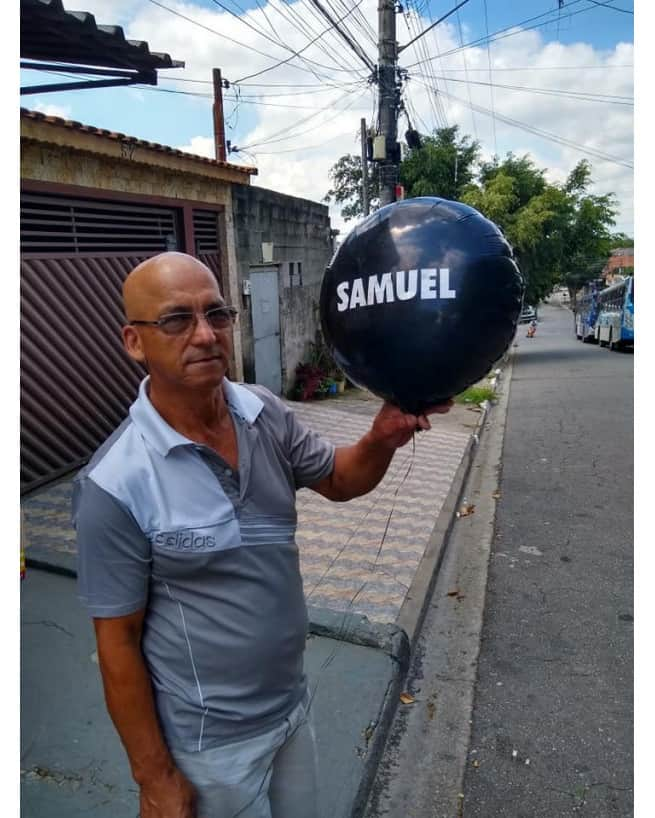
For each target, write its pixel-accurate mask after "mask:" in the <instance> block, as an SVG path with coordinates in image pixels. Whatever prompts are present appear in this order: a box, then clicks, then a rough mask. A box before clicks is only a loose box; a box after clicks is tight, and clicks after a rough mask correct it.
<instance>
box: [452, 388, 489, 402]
mask: <svg viewBox="0 0 655 818" xmlns="http://www.w3.org/2000/svg"><path fill="white" fill-rule="evenodd" d="M495 396H496V393H495V392H494V390H493V389H492V388H491V387H490V386H469V388H468V389H465V390H464V391H463V392H462V393H461V394H459V395H456V396H455V403H475V404H479V403H482V402H483V401H485V400H488V401H492V400H493V399H494V397H495Z"/></svg>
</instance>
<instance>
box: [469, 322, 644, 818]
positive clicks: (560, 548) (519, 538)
mask: <svg viewBox="0 0 655 818" xmlns="http://www.w3.org/2000/svg"><path fill="white" fill-rule="evenodd" d="M540 319H541V323H540V324H539V327H538V330H537V335H536V337H535V338H533V339H527V338H525V331H524V330H523V329H522V328H521V329H520V331H519V334H518V337H517V341H518V344H519V348H518V349H517V350H515V352H516V357H515V359H514V370H513V377H512V382H511V389H510V395H509V406H508V414H507V419H506V428H505V439H504V449H503V457H502V472H501V477H500V492H501V498H500V500H499V502H498V508H497V512H496V526H495V529H494V538H493V543H492V548H491V556H490V562H489V573H488V580H487V597H486V604H485V610H484V625H483V630H482V643H481V648H480V656H479V663H478V676H477V682H476V687H475V698H474V709H473V714H472V717H471V718H472V732H471V739H470V745H469V752H468V756H467V763H466V773H465V779H464V785H463V789H462V792H463V794H464V799H463V808H462V811H461V814H462V815H463V816H464V818H478V816H479V817H480V818H491V816H494V818H497V817H498V816H508V818H510V817H511V818H542V816H543V818H558V817H559V816H577V815H588V816H590V818H592V817H593V818H605V816H608V817H609V816H631V815H632V814H633V797H632V795H633V793H632V786H633V782H632V768H633V755H632V746H633V741H632V740H633V736H632V730H633V717H632V712H633V711H632V704H633V695H632V683H633V675H632V666H633V596H632V594H633V588H632V577H633V489H632V476H633V355H632V353H629V352H627V353H623V352H621V353H616V352H610V351H609V350H606V349H600V348H598V347H597V346H595V345H587V344H584V345H583V344H582V343H581V342H579V341H576V340H575V336H574V333H573V319H572V313H571V312H570V311H569V310H568V309H563V308H561V307H558V306H551V307H548V306H547V307H545V308H542V309H541V310H540Z"/></svg>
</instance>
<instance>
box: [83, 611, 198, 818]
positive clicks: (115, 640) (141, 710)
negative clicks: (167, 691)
mask: <svg viewBox="0 0 655 818" xmlns="http://www.w3.org/2000/svg"><path fill="white" fill-rule="evenodd" d="M144 613H145V612H144V611H143V610H141V611H137V612H136V613H133V614H129V615H128V616H120V617H114V618H111V619H100V618H96V619H94V620H93V624H94V626H95V631H96V641H97V644H98V659H99V663H100V672H101V674H102V682H103V686H104V690H105V700H106V702H107V709H108V710H109V714H110V716H111V719H112V721H113V722H114V725H115V727H116V730H117V731H118V734H119V735H120V737H121V741H122V742H123V746H124V747H125V750H126V751H127V755H128V758H129V760H130V766H131V768H132V775H133V777H134V780H135V781H136V782H137V784H138V785H139V787H140V790H141V795H140V802H141V803H140V806H141V812H140V816H141V818H195V815H196V810H195V791H194V789H193V787H192V786H191V784H190V783H189V781H188V780H187V779H186V778H185V777H184V776H183V775H182V773H181V772H180V771H179V770H178V769H177V767H176V766H175V763H174V762H173V759H172V757H171V754H170V752H169V751H168V747H167V746H166V743H165V742H164V738H163V736H162V732H161V729H160V726H159V721H158V719H157V714H156V711H155V703H154V698H153V693H152V684H151V681H150V675H149V673H148V669H147V667H146V664H145V661H144V658H143V653H142V652H141V633H142V629H143V617H144Z"/></svg>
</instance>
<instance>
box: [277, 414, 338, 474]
mask: <svg viewBox="0 0 655 818" xmlns="http://www.w3.org/2000/svg"><path fill="white" fill-rule="evenodd" d="M285 409H286V415H285V421H286V429H287V435H286V443H287V451H288V453H289V459H290V462H291V467H292V468H293V476H294V480H295V483H296V488H305V487H308V486H313V485H314V483H318V482H319V480H322V479H323V478H324V477H327V476H328V475H329V474H331V473H332V469H333V468H334V452H335V446H334V443H331V442H330V441H329V440H326V439H325V438H324V437H321V435H319V434H318V432H314V431H312V430H311V429H308V428H307V427H306V426H305V425H304V424H303V423H301V421H300V420H298V417H297V416H296V413H295V412H294V411H293V410H291V409H289V408H288V407H285Z"/></svg>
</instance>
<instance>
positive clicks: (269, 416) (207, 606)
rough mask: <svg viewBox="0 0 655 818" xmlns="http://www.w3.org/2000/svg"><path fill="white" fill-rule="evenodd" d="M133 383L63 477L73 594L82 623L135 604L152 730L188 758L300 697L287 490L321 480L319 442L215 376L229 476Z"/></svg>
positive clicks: (250, 390) (268, 719)
mask: <svg viewBox="0 0 655 818" xmlns="http://www.w3.org/2000/svg"><path fill="white" fill-rule="evenodd" d="M147 382H148V379H147V378H146V379H145V380H144V381H143V382H142V384H141V387H140V390H139V396H138V398H137V400H136V401H135V402H134V404H133V405H132V407H131V409H130V413H129V417H128V418H127V419H126V420H125V422H124V423H123V424H121V426H120V427H119V428H118V429H117V430H116V431H115V432H114V434H113V435H112V436H111V437H110V438H109V439H108V440H107V441H106V442H105V443H104V444H103V445H102V446H101V447H100V449H98V451H97V452H96V454H95V455H94V457H93V458H92V460H91V461H90V462H89V464H88V465H87V466H86V467H85V468H84V469H83V470H82V471H81V472H80V473H79V475H78V476H77V478H76V481H75V491H74V495H73V522H74V525H75V528H76V531H77V546H78V555H79V556H78V577H79V579H78V583H79V592H80V598H81V600H82V602H83V604H84V605H85V606H86V607H87V609H88V611H89V613H90V614H91V616H93V617H100V618H104V617H116V616H125V615H127V614H131V613H134V612H136V611H139V610H141V609H144V608H145V610H146V614H145V620H144V629H143V640H142V648H143V653H144V656H145V660H146V663H147V665H148V668H149V671H150V675H151V678H152V683H153V688H154V694H155V701H156V707H157V712H158V715H159V719H160V723H161V727H162V730H163V732H164V736H165V738H166V741H167V743H168V745H169V746H170V747H171V748H175V749H180V750H186V751H194V750H198V751H199V750H203V749H207V748H210V747H213V746H217V745H219V744H222V743H227V742H229V741H234V740H235V739H237V738H247V737H248V736H251V735H256V734H257V733H260V732H264V731H265V730H267V729H268V728H269V727H270V726H272V725H274V724H276V723H278V722H279V721H280V720H281V719H283V718H285V716H286V715H287V714H288V713H289V712H290V711H291V710H292V709H293V708H294V707H295V706H296V704H297V703H298V702H299V701H300V699H301V698H302V696H303V695H304V692H305V689H306V681H305V677H304V674H303V651H304V647H305V638H306V633H307V610H306V606H305V600H304V595H303V588H302V578H301V576H300V571H299V566H298V548H297V546H296V543H295V531H296V522H297V516H296V508H295V494H296V489H297V488H300V487H302V486H311V485H312V484H314V483H316V482H317V481H319V480H321V479H322V478H324V477H326V476H327V475H328V474H330V473H331V471H332V467H333V463H334V446H333V445H332V444H331V443H328V442H327V441H325V440H323V439H322V438H320V437H319V436H318V435H317V434H316V433H314V432H311V431H309V430H308V429H306V428H305V427H303V426H302V424H301V423H300V422H299V421H298V420H297V418H296V416H295V415H294V413H293V412H292V411H291V410H290V409H289V408H287V407H286V406H285V405H284V403H282V401H280V400H279V399H278V398H276V397H275V396H274V395H272V394H271V393H270V392H269V391H268V390H266V389H264V388H263V387H259V386H250V385H249V386H243V385H237V384H232V383H230V382H228V381H227V380H225V381H224V385H225V395H226V398H227V404H228V407H229V410H230V413H231V415H232V417H233V419H234V422H235V428H236V434H237V442H238V447H239V470H238V472H233V471H232V469H230V467H229V466H228V464H227V463H226V462H225V461H224V460H223V459H222V458H220V457H219V456H218V455H217V454H216V453H215V452H214V451H213V450H212V449H209V448H208V447H205V446H202V445H199V444H196V443H194V442H193V441H191V440H189V439H188V438H185V437H184V436H183V435H181V434H179V433H178V432H176V431H175V429H173V428H172V427H171V426H169V425H168V424H167V423H166V422H165V421H164V419H163V418H162V417H161V415H159V413H158V412H157V411H156V410H155V408H154V407H153V405H152V404H151V402H150V400H149V399H148V395H147Z"/></svg>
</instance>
